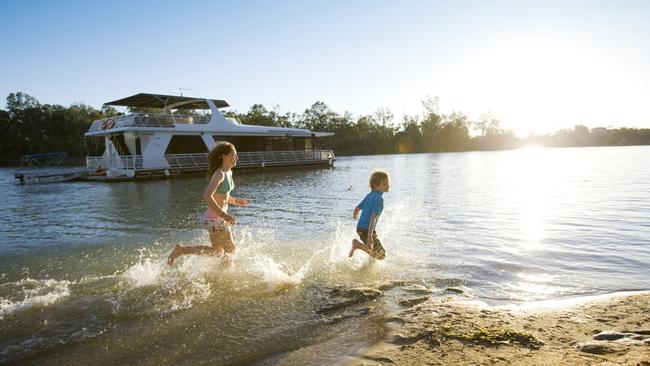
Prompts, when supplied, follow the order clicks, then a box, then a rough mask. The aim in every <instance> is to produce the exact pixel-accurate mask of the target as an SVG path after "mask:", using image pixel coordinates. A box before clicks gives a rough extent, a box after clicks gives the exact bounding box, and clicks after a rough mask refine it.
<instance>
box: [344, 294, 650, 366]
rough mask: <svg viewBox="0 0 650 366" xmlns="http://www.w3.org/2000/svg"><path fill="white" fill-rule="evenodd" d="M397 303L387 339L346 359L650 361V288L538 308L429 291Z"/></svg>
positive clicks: (432, 362)
mask: <svg viewBox="0 0 650 366" xmlns="http://www.w3.org/2000/svg"><path fill="white" fill-rule="evenodd" d="M400 305H401V309H402V310H400V311H398V312H397V313H396V314H395V315H394V316H392V317H389V318H388V319H386V321H387V326H388V327H389V329H390V330H389V332H388V334H387V337H386V339H385V340H384V341H382V342H380V343H378V344H375V345H373V346H371V347H369V348H367V349H365V350H363V351H362V352H361V354H360V355H358V356H357V357H355V358H353V359H351V360H350V361H349V362H348V365H574V366H575V365H645V366H650V293H648V292H643V293H639V292H637V293H627V294H618V295H612V296H608V297H599V298H594V299H589V300H588V301H582V302H573V303H571V302H566V303H560V304H558V303H541V304H537V305H538V306H537V307H536V308H530V307H529V308H524V307H488V306H484V305H483V306H481V305H479V304H471V303H466V302H460V301H458V298H455V297H446V298H442V299H441V298H433V297H429V296H414V297H411V298H407V299H404V300H402V301H401V302H400ZM551 305H552V306H551ZM558 305H559V306H558Z"/></svg>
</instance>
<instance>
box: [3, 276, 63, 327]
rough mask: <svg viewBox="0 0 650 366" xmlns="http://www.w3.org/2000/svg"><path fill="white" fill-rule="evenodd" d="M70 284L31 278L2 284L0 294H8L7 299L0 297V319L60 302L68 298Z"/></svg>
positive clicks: (61, 281)
mask: <svg viewBox="0 0 650 366" xmlns="http://www.w3.org/2000/svg"><path fill="white" fill-rule="evenodd" d="M71 284H72V282H71V281H66V280H55V279H45V280H36V279H31V278H25V279H22V280H20V281H17V282H11V283H7V284H4V285H2V287H3V288H2V292H3V293H5V292H8V293H9V294H8V296H9V298H5V297H0V319H4V317H5V316H7V315H9V314H12V313H14V312H17V311H22V310H26V309H29V308H34V307H43V306H47V305H50V304H53V303H55V302H57V301H60V300H61V299H63V298H66V297H68V296H70V285H71ZM20 298H22V299H20ZM19 299H20V300H19Z"/></svg>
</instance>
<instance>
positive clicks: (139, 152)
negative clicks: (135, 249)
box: [135, 136, 142, 155]
mask: <svg viewBox="0 0 650 366" xmlns="http://www.w3.org/2000/svg"><path fill="white" fill-rule="evenodd" d="M135 154H136V155H142V143H141V142H140V136H138V137H136V138H135Z"/></svg>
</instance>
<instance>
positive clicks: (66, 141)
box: [0, 92, 650, 166]
mask: <svg viewBox="0 0 650 366" xmlns="http://www.w3.org/2000/svg"><path fill="white" fill-rule="evenodd" d="M423 105H424V110H423V112H422V114H421V115H418V116H404V117H403V119H402V121H395V120H394V116H393V114H392V113H391V112H390V111H388V110H386V109H383V108H379V109H378V110H377V111H375V112H373V113H371V114H368V115H362V116H352V115H351V114H350V113H348V112H344V113H342V114H341V113H337V112H335V111H333V110H332V109H330V108H329V107H328V106H327V105H326V104H325V103H323V102H316V103H314V104H313V105H311V106H310V107H309V108H307V109H306V110H305V111H304V112H303V113H301V114H298V113H293V112H286V113H284V114H281V113H278V112H277V111H276V110H275V109H268V108H266V107H265V106H264V105H261V104H255V105H253V106H251V107H250V109H249V111H248V112H237V111H234V110H232V111H224V112H223V113H224V114H225V115H226V116H227V117H230V118H235V119H236V120H238V121H239V122H240V123H243V124H249V125H264V126H276V127H295V128H308V129H310V130H312V131H326V132H334V133H335V136H333V137H329V138H324V139H323V145H324V146H323V147H324V148H329V149H333V150H334V152H335V153H336V154H337V155H340V156H343V155H376V154H396V153H430V152H457V151H490V150H507V149H515V148H519V147H524V146H530V145H535V146H541V147H586V146H631V145H650V129H636V128H617V129H611V128H610V129H608V128H603V127H600V128H593V129H589V128H587V127H585V126H582V125H577V126H575V127H573V128H569V129H562V130H559V131H556V132H555V133H552V134H547V135H535V136H529V137H526V138H519V137H517V136H516V135H515V134H514V133H513V131H512V130H509V129H508V128H506V127H504V126H502V124H501V121H499V120H498V119H496V118H494V117H492V116H490V115H489V114H483V115H481V116H479V118H478V119H477V120H471V119H470V117H469V116H467V115H465V114H463V113H462V112H453V113H451V114H449V115H445V114H441V113H440V112H439V111H438V106H437V99H435V98H434V99H433V100H427V101H424V102H423ZM129 112H141V113H154V114H155V113H160V111H157V110H152V109H151V108H149V109H132V110H130V111H129ZM176 112H177V113H179V114H188V113H192V112H191V111H183V110H180V111H176ZM120 114H122V113H121V112H119V111H118V110H117V109H115V108H113V107H106V106H105V107H103V108H101V109H95V108H93V107H90V106H87V105H83V104H74V105H71V106H68V107H65V106H61V105H50V104H41V103H40V102H39V101H38V100H37V99H36V98H34V97H32V96H29V95H27V94H24V93H20V92H18V93H11V94H9V96H8V97H7V110H0V131H3V133H2V134H0V166H15V165H18V164H19V162H20V156H21V155H27V154H37V153H46V152H55V151H57V152H58V151H64V152H67V153H68V154H69V156H70V157H71V158H77V159H83V158H84V157H85V156H88V155H90V156H96V155H101V154H102V153H103V151H104V141H103V139H101V138H85V137H84V134H85V133H86V131H87V130H88V128H89V127H90V125H91V123H92V122H93V121H94V120H98V119H102V118H107V117H112V116H116V115H120Z"/></svg>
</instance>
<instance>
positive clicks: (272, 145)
mask: <svg viewBox="0 0 650 366" xmlns="http://www.w3.org/2000/svg"><path fill="white" fill-rule="evenodd" d="M267 139H268V140H267V141H266V150H267V151H269V150H272V151H284V150H293V149H294V144H293V139H292V138H291V137H280V136H271V137H268V138H267Z"/></svg>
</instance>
